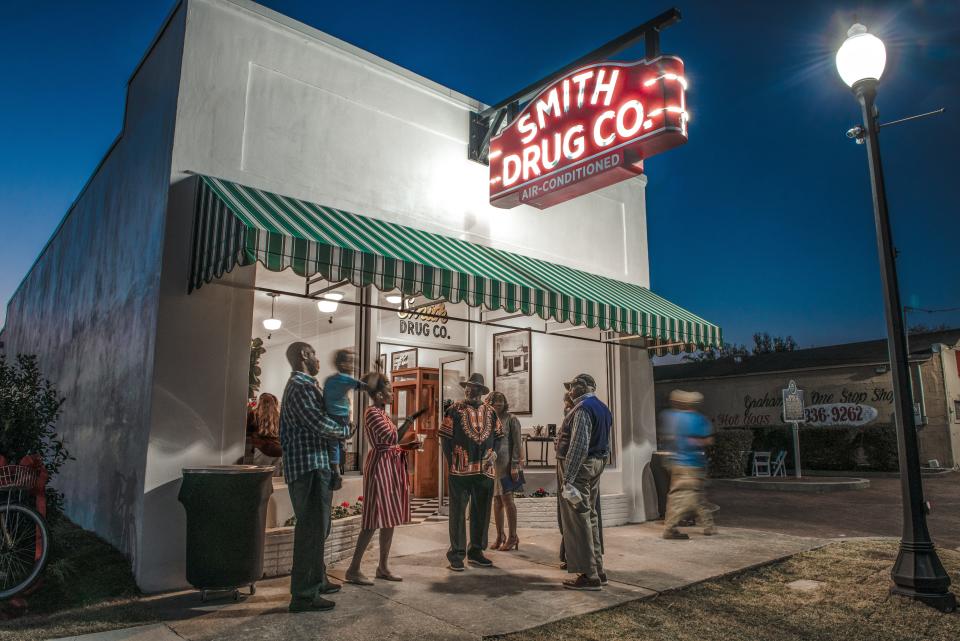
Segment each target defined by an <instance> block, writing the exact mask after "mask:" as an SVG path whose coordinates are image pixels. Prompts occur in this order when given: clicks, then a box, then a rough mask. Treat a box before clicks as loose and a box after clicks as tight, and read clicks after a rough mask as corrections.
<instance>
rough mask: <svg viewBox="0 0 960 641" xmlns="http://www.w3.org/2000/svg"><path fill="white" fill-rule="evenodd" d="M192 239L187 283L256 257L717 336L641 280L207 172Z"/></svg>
mask: <svg viewBox="0 0 960 641" xmlns="http://www.w3.org/2000/svg"><path fill="white" fill-rule="evenodd" d="M194 239H195V240H194V253H193V265H192V270H191V282H190V289H191V290H193V289H197V288H199V287H201V286H202V285H203V284H204V283H209V282H210V281H211V280H213V279H214V278H219V277H220V276H222V275H223V274H224V273H225V272H229V271H231V270H232V269H233V268H234V267H235V266H237V265H250V264H253V263H255V262H257V261H259V262H261V263H262V264H263V265H264V266H266V268H267V269H270V270H272V271H281V270H284V269H286V268H288V267H289V268H292V269H293V271H294V272H296V273H297V274H298V275H300V276H305V277H308V278H309V277H311V276H314V275H320V276H322V277H323V278H325V279H327V280H329V281H332V282H340V281H350V282H351V283H352V284H354V285H356V286H358V287H362V286H365V285H374V286H376V287H377V288H379V289H381V290H383V291H390V290H393V289H400V290H401V291H402V292H403V293H404V294H407V295H409V296H415V295H423V296H425V297H426V298H428V299H433V300H436V299H441V298H443V299H446V300H448V301H450V302H452V303H457V302H460V301H464V302H466V303H467V304H468V305H472V306H475V307H480V306H483V307H486V308H488V309H491V310H494V309H503V310H506V311H508V312H522V313H524V314H530V315H533V314H536V315H537V316H539V317H540V318H543V319H545V320H547V319H554V320H557V321H560V322H571V323H573V324H575V325H585V326H587V327H591V328H593V327H596V328H600V329H604V330H614V331H617V332H621V333H624V334H629V335H639V336H643V337H646V338H648V339H650V340H651V344H653V345H657V344H660V345H667V344H671V345H672V344H677V343H682V344H683V345H682V346H683V347H684V348H687V349H693V348H695V347H696V348H705V347H709V346H719V345H720V344H721V340H722V338H721V332H720V328H719V327H717V326H716V325H713V324H711V323H708V322H707V321H705V320H703V319H702V318H700V317H699V316H696V315H695V314H691V313H690V312H688V311H686V310H685V309H683V308H681V307H678V306H677V305H674V304H673V303H671V302H670V301H668V300H665V299H663V298H661V297H659V296H657V295H656V294H654V293H653V292H651V291H650V290H649V289H646V288H645V287H640V286H638V285H633V284H630V283H624V282H620V281H617V280H613V279H611V278H606V277H604V276H598V275H596V274H590V273H587V272H583V271H580V270H577V269H572V268H570V267H567V266H564V265H558V264H555V263H549V262H546V261H543V260H537V259H535V258H528V257H526V256H521V255H519V254H514V253H510V252H506V251H503V250H499V249H494V248H492V247H486V246H484V245H478V244H476V243H471V242H467V241H464V240H458V239H456V238H450V237H448V236H442V235H440V234H434V233H429V232H425V231H421V230H419V229H413V228H412V227H406V226H403V225H397V224H394V223H389V222H386V221H383V220H377V219H375V218H370V217H367V216H360V215H357V214H351V213H349V212H345V211H341V210H339V209H334V208H332V207H324V206H322V205H317V204H314V203H309V202H305V201H302V200H297V199H294V198H290V197H287V196H281V195H279V194H274V193H270V192H267V191H263V190H260V189H254V188H252V187H246V186H244V185H240V184H237V183H232V182H228V181H226V180H222V179H219V178H211V177H209V176H200V177H199V187H198V190H197V215H196V230H195V234H194Z"/></svg>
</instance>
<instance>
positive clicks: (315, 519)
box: [287, 470, 333, 602]
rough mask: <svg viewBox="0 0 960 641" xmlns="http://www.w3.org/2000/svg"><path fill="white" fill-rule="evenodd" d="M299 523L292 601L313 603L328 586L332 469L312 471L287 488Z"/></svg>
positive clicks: (291, 576)
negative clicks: (326, 548)
mask: <svg viewBox="0 0 960 641" xmlns="http://www.w3.org/2000/svg"><path fill="white" fill-rule="evenodd" d="M287 489H288V490H289V491H290V502H291V503H292V504H293V513H294V514H295V515H296V517H297V524H296V526H294V529H293V571H292V572H291V575H290V598H291V601H304V602H306V601H313V599H314V598H316V597H317V596H318V595H319V594H320V591H321V590H323V589H324V588H326V587H327V566H326V565H325V564H324V562H323V548H324V544H325V543H326V540H327V535H328V534H329V531H330V502H331V500H332V498H333V491H332V490H331V489H330V470H312V471H310V472H307V473H306V474H304V475H303V476H301V477H299V478H297V479H295V480H293V481H291V482H290V483H289V484H288V485H287Z"/></svg>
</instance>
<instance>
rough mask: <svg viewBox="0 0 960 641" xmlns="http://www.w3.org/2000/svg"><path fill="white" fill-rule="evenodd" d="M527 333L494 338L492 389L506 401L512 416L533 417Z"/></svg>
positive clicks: (516, 332) (526, 330) (516, 330)
mask: <svg viewBox="0 0 960 641" xmlns="http://www.w3.org/2000/svg"><path fill="white" fill-rule="evenodd" d="M530 337H531V334H530V330H529V329H515V330H513V331H509V332H502V333H500V334H494V335H493V389H494V391H497V392H502V393H503V395H504V396H506V397H507V403H508V404H509V405H510V411H511V412H512V413H514V414H532V413H533V387H532V385H531V384H530V372H531V368H530V342H531V339H530Z"/></svg>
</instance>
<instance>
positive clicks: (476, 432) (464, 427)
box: [440, 374, 503, 572]
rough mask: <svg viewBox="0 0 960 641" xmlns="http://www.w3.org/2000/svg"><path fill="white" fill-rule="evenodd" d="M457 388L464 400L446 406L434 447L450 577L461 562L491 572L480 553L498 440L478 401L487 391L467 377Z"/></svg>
mask: <svg viewBox="0 0 960 641" xmlns="http://www.w3.org/2000/svg"><path fill="white" fill-rule="evenodd" d="M460 386H461V387H463V391H464V396H465V397H466V399H465V400H463V401H457V402H456V403H454V404H453V405H451V406H450V407H449V408H448V409H447V410H446V412H445V413H444V417H443V422H442V423H441V425H440V442H441V444H442V446H443V454H444V456H445V457H446V459H447V464H448V465H449V466H450V521H449V523H450V549H449V550H448V551H447V560H448V561H449V562H450V569H451V570H453V571H454V572H463V570H464V566H463V560H464V558H466V559H467V560H468V561H469V562H470V564H471V565H474V566H477V567H481V568H489V567H493V562H491V561H490V559H488V558H487V557H485V556H484V555H483V550H484V548H486V547H487V530H489V529H490V505H491V502H492V500H493V478H494V475H495V474H496V470H495V468H494V462H495V461H496V460H497V454H496V451H497V444H498V442H499V440H500V439H501V438H503V426H502V425H501V424H500V419H499V418H497V413H496V412H495V411H494V410H493V408H492V407H491V406H490V405H488V404H486V403H483V402H482V400H481V398H482V397H483V396H484V395H485V394H487V393H488V392H489V391H490V390H489V389H488V388H487V386H486V385H484V384H483V375H482V374H471V375H470V378H469V379H468V380H466V381H463V382H461V383H460ZM468 503H469V505H470V547H469V548H467V524H466V510H467V504H468Z"/></svg>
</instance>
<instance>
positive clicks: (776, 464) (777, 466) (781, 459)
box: [771, 450, 787, 477]
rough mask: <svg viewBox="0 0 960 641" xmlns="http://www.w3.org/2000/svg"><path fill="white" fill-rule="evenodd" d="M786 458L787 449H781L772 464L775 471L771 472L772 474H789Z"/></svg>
mask: <svg viewBox="0 0 960 641" xmlns="http://www.w3.org/2000/svg"><path fill="white" fill-rule="evenodd" d="M786 460H787V451H786V450H780V451H779V452H778V453H777V456H776V458H774V459H773V463H772V464H771V465H772V467H773V471H772V472H771V474H772V475H773V476H784V477H785V476H786V475H787V468H786V465H785V462H786Z"/></svg>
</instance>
